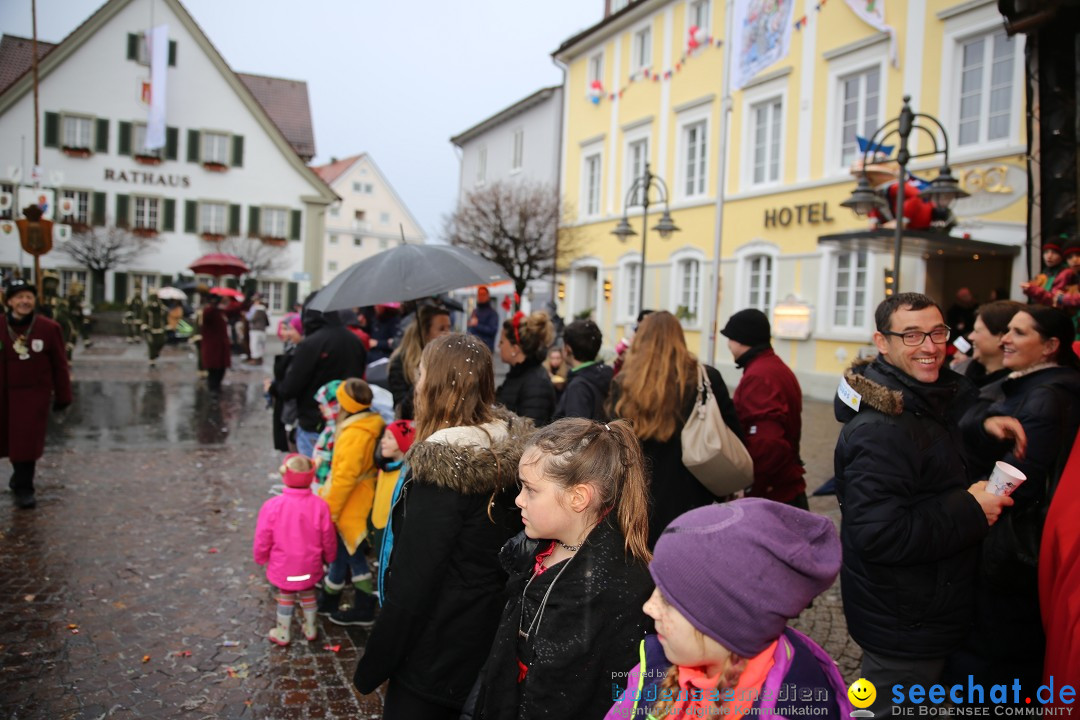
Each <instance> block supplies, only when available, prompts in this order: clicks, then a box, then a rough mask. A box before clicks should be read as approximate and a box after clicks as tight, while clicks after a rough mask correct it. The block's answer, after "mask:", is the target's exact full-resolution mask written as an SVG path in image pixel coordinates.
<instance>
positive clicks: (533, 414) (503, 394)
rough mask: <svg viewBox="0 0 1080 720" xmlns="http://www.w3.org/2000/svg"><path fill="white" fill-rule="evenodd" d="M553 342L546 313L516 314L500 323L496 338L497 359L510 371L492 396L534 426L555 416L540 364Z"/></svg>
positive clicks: (548, 380) (551, 392) (552, 393)
mask: <svg viewBox="0 0 1080 720" xmlns="http://www.w3.org/2000/svg"><path fill="white" fill-rule="evenodd" d="M554 340H555V328H554V326H553V325H552V324H551V320H550V319H549V318H548V314H547V313H546V312H534V313H533V314H532V315H529V316H528V317H526V316H525V313H522V312H519V313H517V314H516V315H514V317H512V318H511V319H509V320H507V321H506V322H504V323H503V328H502V335H501V336H500V339H499V357H501V358H502V359H503V362H505V363H507V364H508V365H510V372H509V373H507V375H506V379H505V380H504V381H503V384H502V385H500V386H499V389H498V390H497V391H496V393H495V397H496V399H497V400H498V401H499V402H500V403H501V404H502V405H503V406H505V407H506V409H507V410H509V411H510V412H512V413H516V414H517V415H520V416H521V417H527V418H532V421H533V422H534V423H536V426H537V427H541V426H543V425H547V424H548V423H549V422H551V416H552V415H554V414H555V403H556V397H555V386H554V385H552V384H551V376H550V375H548V371H547V369H546V368H545V367H544V364H543V363H544V360H545V358H546V357H547V350H548V347H549V346H550V345H551V343H552V342H553V341H554Z"/></svg>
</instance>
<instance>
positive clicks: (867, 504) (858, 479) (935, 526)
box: [836, 422, 989, 565]
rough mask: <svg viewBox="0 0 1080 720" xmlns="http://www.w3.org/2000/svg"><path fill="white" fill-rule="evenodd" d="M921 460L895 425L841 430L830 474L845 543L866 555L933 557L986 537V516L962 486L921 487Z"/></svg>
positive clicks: (888, 559)
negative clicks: (926, 489) (833, 470)
mask: <svg viewBox="0 0 1080 720" xmlns="http://www.w3.org/2000/svg"><path fill="white" fill-rule="evenodd" d="M921 459H922V453H921V451H920V450H919V449H918V447H917V446H916V443H915V441H914V440H913V439H912V438H911V437H910V436H909V435H908V433H907V432H905V431H904V430H903V428H900V427H897V426H896V425H894V424H889V423H884V422H867V423H862V424H859V425H857V426H856V427H854V428H850V429H849V428H845V429H844V431H843V432H842V433H841V436H840V441H839V443H837V446H836V473H837V480H838V481H839V483H840V484H841V498H842V502H843V519H842V522H843V524H844V527H845V528H846V529H847V531H848V533H849V536H850V538H851V547H853V548H857V552H858V554H859V555H860V556H861V557H862V558H863V559H864V560H866V561H867V562H874V563H881V564H887V565H914V564H921V563H929V562H934V561H937V560H940V559H942V558H945V557H949V556H951V555H954V554H956V553H957V552H959V551H961V550H964V549H966V548H970V547H971V546H973V545H976V544H977V543H978V542H979V541H980V540H981V539H982V538H983V537H985V536H986V533H987V531H988V529H989V526H988V525H987V523H986V516H985V515H984V514H983V511H982V509H981V508H980V507H979V503H978V501H977V500H976V499H975V498H974V497H973V496H972V495H971V493H969V492H968V491H967V488H966V487H962V486H957V487H956V488H954V489H952V490H946V491H944V492H940V493H937V494H927V493H922V494H920V493H919V491H918V490H917V488H916V487H915V479H917V478H919V477H920V476H921V475H922V474H924V473H925V469H924V468H923V467H920V464H919V463H920V460H921ZM965 482H966V480H965ZM845 547H847V546H846V545H845Z"/></svg>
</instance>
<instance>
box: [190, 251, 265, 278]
mask: <svg viewBox="0 0 1080 720" xmlns="http://www.w3.org/2000/svg"><path fill="white" fill-rule="evenodd" d="M188 268H190V269H191V270H194V271H195V272H197V273H199V274H201V275H213V276H214V277H221V276H222V275H243V274H244V273H247V272H250V270H251V268H249V267H248V266H247V263H245V262H244V261H243V260H241V259H240V258H238V257H236V256H235V255H228V254H226V253H210V254H209V255H203V256H202V257H201V258H199V259H198V260H196V261H195V262H193V263H191V264H190V265H188Z"/></svg>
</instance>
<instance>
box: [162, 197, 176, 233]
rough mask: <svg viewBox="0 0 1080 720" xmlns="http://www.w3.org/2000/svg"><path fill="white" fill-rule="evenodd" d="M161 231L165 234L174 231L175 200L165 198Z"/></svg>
mask: <svg viewBox="0 0 1080 720" xmlns="http://www.w3.org/2000/svg"><path fill="white" fill-rule="evenodd" d="M161 229H162V230H165V231H166V232H172V231H173V230H175V229H176V200H174V199H172V198H165V212H164V217H163V218H162V223H161Z"/></svg>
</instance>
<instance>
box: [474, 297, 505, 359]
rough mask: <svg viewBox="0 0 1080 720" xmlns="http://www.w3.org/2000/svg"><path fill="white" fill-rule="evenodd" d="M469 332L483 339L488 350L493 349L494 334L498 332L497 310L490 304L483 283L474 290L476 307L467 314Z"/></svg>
mask: <svg viewBox="0 0 1080 720" xmlns="http://www.w3.org/2000/svg"><path fill="white" fill-rule="evenodd" d="M469 334H470V335H475V336H476V337H478V338H480V339H481V340H483V341H484V344H485V345H487V346H488V350H492V351H494V350H495V336H496V335H498V334H499V311H498V310H496V309H495V308H493V307H492V306H491V293H490V292H489V291H488V289H487V287H485V286H484V285H481V286H480V287H479V288H478V289H477V290H476V309H474V310H473V311H472V315H471V316H469Z"/></svg>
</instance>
